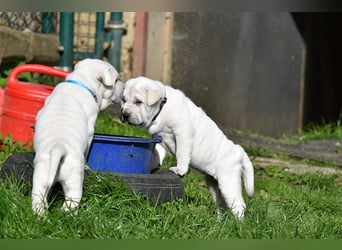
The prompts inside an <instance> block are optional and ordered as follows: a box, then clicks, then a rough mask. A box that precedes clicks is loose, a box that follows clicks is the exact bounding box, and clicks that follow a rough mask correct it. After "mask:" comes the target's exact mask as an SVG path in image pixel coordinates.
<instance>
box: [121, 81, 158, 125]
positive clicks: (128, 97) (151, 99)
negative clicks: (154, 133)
mask: <svg viewBox="0 0 342 250" xmlns="http://www.w3.org/2000/svg"><path fill="white" fill-rule="evenodd" d="M164 96H165V91H164V89H163V88H161V86H160V85H159V84H157V82H156V81H153V80H150V79H148V78H146V77H138V78H135V79H130V80H128V81H127V82H126V84H125V87H124V92H123V96H122V101H121V121H123V122H125V123H129V124H132V125H139V126H143V127H145V128H148V127H149V126H150V125H151V122H152V118H153V116H154V115H155V114H156V113H157V112H158V110H159V105H158V104H159V103H160V100H161V99H162V98H163V97H164Z"/></svg>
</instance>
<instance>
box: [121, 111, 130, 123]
mask: <svg viewBox="0 0 342 250" xmlns="http://www.w3.org/2000/svg"><path fill="white" fill-rule="evenodd" d="M128 118H129V113H127V112H126V111H123V110H121V121H122V122H127V121H128Z"/></svg>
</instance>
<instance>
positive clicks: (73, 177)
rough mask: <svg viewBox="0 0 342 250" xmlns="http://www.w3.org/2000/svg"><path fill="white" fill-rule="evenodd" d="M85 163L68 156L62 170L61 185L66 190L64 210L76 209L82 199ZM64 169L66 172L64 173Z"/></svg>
mask: <svg viewBox="0 0 342 250" xmlns="http://www.w3.org/2000/svg"><path fill="white" fill-rule="evenodd" d="M84 167H85V163H84V162H83V161H79V160H73V159H70V158H66V159H65V162H64V164H63V169H62V170H61V177H62V178H61V181H60V183H61V186H62V188H63V191H64V195H65V201H64V203H63V206H62V210H63V211H66V212H70V211H72V210H74V209H76V208H77V207H78V205H79V203H80V201H81V198H82V192H83V180H84ZM64 169H66V170H67V171H66V174H65V175H64V171H63V170H64Z"/></svg>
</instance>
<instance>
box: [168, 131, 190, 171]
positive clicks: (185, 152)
mask: <svg viewBox="0 0 342 250" xmlns="http://www.w3.org/2000/svg"><path fill="white" fill-rule="evenodd" d="M191 131H192V130H191V129H190V127H189V126H186V127H185V126H184V127H183V126H182V127H181V128H179V129H177V130H175V131H174V136H175V155H176V158H177V166H175V167H171V168H170V170H171V171H172V172H174V173H175V174H177V175H180V176H184V175H185V174H186V173H187V172H188V170H189V164H190V160H191V151H192V133H191Z"/></svg>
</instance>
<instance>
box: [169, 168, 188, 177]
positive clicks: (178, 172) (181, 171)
mask: <svg viewBox="0 0 342 250" xmlns="http://www.w3.org/2000/svg"><path fill="white" fill-rule="evenodd" d="M169 170H170V171H172V172H174V173H175V174H176V175H179V176H184V175H185V174H186V173H187V172H188V168H185V167H179V166H177V167H171V168H169Z"/></svg>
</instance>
